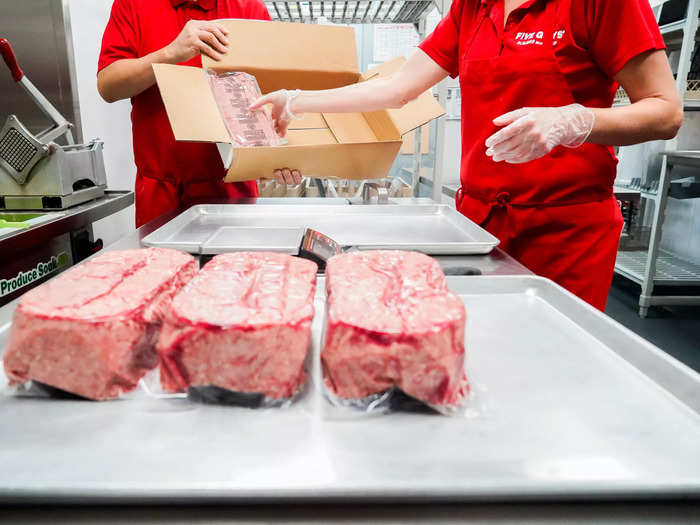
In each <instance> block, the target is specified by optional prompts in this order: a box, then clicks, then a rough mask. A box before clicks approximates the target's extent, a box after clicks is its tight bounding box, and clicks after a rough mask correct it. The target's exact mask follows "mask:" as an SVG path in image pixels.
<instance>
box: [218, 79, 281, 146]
mask: <svg viewBox="0 0 700 525" xmlns="http://www.w3.org/2000/svg"><path fill="white" fill-rule="evenodd" d="M207 78H208V79H209V85H210V86H211V91H212V94H213V95H214V100H216V105H217V107H218V108H219V112H220V113H221V118H222V120H223V121H224V124H225V125H226V131H228V134H229V136H230V137H231V142H232V143H233V144H236V145H237V146H279V145H280V144H284V143H285V141H284V140H283V139H281V138H280V137H279V135H278V134H277V132H276V131H275V126H274V124H273V123H272V118H270V115H268V114H267V113H266V112H265V111H256V112H255V113H253V112H251V111H249V110H248V108H249V107H250V105H251V104H252V103H253V102H255V101H256V100H257V99H258V98H260V96H261V95H262V93H260V88H259V87H258V82H257V81H256V80H255V77H254V76H253V75H249V74H248V73H241V72H240V71H231V72H228V73H220V74H217V73H216V72H215V71H212V70H210V69H208V70H207Z"/></svg>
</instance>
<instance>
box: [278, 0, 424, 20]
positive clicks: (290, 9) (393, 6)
mask: <svg viewBox="0 0 700 525" xmlns="http://www.w3.org/2000/svg"><path fill="white" fill-rule="evenodd" d="M265 5H266V6H267V9H268V11H269V12H270V16H271V17H272V19H273V20H278V21H281V22H305V23H310V22H316V21H318V20H319V19H326V20H328V21H330V22H333V23H337V24H418V23H419V22H420V21H421V20H422V19H423V18H424V17H425V16H427V14H428V13H429V12H430V11H431V10H432V9H433V7H435V4H434V3H433V1H432V0H401V1H390V0H364V1H328V0H323V1H311V2H295V1H282V2H265Z"/></svg>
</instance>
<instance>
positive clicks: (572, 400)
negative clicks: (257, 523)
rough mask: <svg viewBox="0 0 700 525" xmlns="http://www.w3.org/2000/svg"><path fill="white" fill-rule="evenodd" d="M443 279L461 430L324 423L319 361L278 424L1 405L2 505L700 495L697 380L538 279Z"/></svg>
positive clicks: (138, 405)
mask: <svg viewBox="0 0 700 525" xmlns="http://www.w3.org/2000/svg"><path fill="white" fill-rule="evenodd" d="M448 279H449V283H450V287H451V289H452V290H453V291H454V292H456V293H458V294H460V296H461V297H462V299H463V300H464V303H465V304H466V307H467V316H468V320H467V348H468V355H469V357H468V362H467V370H468V373H469V376H470V379H471V381H472V385H473V388H474V391H475V398H474V400H473V402H472V407H471V408H470V411H469V414H468V417H461V418H450V417H445V416H439V415H431V414H422V413H395V414H392V415H387V416H379V417H359V418H338V417H337V416H331V415H329V413H328V412H327V411H326V410H324V407H325V401H324V400H323V398H322V397H321V395H320V393H319V389H318V384H319V383H318V381H319V375H320V371H319V366H318V360H316V361H315V365H314V370H313V380H314V383H315V388H312V389H311V392H310V394H309V395H308V396H307V397H306V398H304V399H303V400H302V401H301V402H300V403H298V404H297V405H295V406H293V407H292V408H290V409H286V410H285V409H282V410H260V411H254V410H248V409H242V408H230V407H217V406H211V405H198V404H192V403H190V402H188V401H187V400H185V399H176V400H152V399H130V400H123V401H114V402H104V403H93V402H80V401H57V400H39V399H17V398H12V397H7V396H3V395H0V443H1V444H2V446H0V465H1V468H0V502H20V501H22V502H32V501H41V502H43V503H47V502H59V501H60V502H78V501H80V502H82V503H85V502H116V501H132V502H154V501H168V502H172V501H218V502H233V503H251V502H256V501H262V500H265V501H270V500H276V501H300V500H306V501H309V500H322V501H329V500H331V499H340V500H354V501H370V500H396V501H430V502H434V501H484V500H488V501H493V500H505V501H512V500H556V499H562V498H565V499H586V500H591V499H619V498H662V497H663V498H668V497H694V498H697V497H700V415H699V414H700V380H699V376H698V374H696V373H695V372H693V371H692V370H690V369H689V368H687V367H685V366H684V365H682V364H681V363H679V362H678V361H676V360H674V359H673V358H671V357H669V356H668V355H666V354H665V353H663V352H662V351H660V350H659V349H658V348H656V347H654V346H652V345H651V344H649V343H648V342H646V341H644V340H643V339H641V338H639V337H638V336H636V335H634V334H633V333H631V332H630V331H628V330H627V329H625V328H623V327H622V326H620V325H619V324H617V323H616V322H614V321H612V320H611V319H609V318H608V317H606V316H604V315H603V314H601V313H599V312H597V311H596V310H594V309H592V308H590V307H589V306H587V305H586V304H584V303H583V302H581V301H580V300H578V299H576V298H575V297H573V296H572V295H571V294H569V293H568V292H565V291H564V290H562V289H561V288H559V287H557V286H556V285H554V284H553V283H551V282H550V281H547V280H545V279H542V278H538V277H520V276H511V277H454V278H448ZM319 289H320V290H322V289H323V280H322V279H321V281H320V282H319ZM316 306H317V315H316V318H315V320H314V324H313V352H314V353H315V354H316V355H317V354H318V351H319V344H320V339H321V328H322V326H321V324H322V321H321V320H322V319H323V316H324V303H323V297H322V293H319V295H318V297H317V300H316ZM7 329H8V327H4V329H3V328H0V348H2V347H3V346H4V345H3V342H4V338H5V337H6V335H7V331H8V330H7Z"/></svg>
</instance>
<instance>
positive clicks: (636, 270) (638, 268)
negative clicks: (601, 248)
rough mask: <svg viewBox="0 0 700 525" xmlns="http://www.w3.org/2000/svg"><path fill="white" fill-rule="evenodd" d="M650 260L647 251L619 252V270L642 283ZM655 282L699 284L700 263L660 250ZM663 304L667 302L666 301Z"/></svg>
mask: <svg viewBox="0 0 700 525" xmlns="http://www.w3.org/2000/svg"><path fill="white" fill-rule="evenodd" d="M648 260H649V254H648V252H646V251H622V252H618V254H617V263H616V265H617V271H618V273H619V274H621V275H624V276H625V277H627V278H628V279H631V280H632V281H634V282H636V283H638V284H642V283H643V282H644V272H645V270H646V267H647V263H648ZM654 283H655V284H657V285H658V286H685V285H698V284H700V264H697V263H694V262H692V261H686V260H685V259H681V258H680V257H678V256H676V255H674V254H672V253H670V252H667V251H664V250H659V253H658V255H657V257H656V271H655V272H654ZM685 297H688V296H685ZM691 297H692V296H691ZM662 304H667V303H665V302H664V303H662Z"/></svg>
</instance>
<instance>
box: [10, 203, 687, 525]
mask: <svg viewBox="0 0 700 525" xmlns="http://www.w3.org/2000/svg"><path fill="white" fill-rule="evenodd" d="M410 200H411V199H408V200H407V201H410ZM260 201H262V202H265V203H267V204H271V203H274V202H275V201H279V202H283V203H285V204H288V203H290V200H289V199H265V200H262V199H260ZM324 201H325V202H326V203H328V201H329V200H328V199H324ZM228 202H229V203H236V204H247V203H253V202H255V200H237V201H228ZM337 203H338V204H343V203H344V200H343V199H338V202H337ZM397 204H400V203H397ZM180 211H181V210H178V211H175V212H173V213H169V214H166V215H164V216H162V217H159V218H158V219H156V220H154V221H152V222H151V223H149V224H147V225H145V226H143V227H142V228H140V229H138V230H137V231H135V232H133V233H131V234H130V235H127V236H126V237H124V238H122V239H121V240H119V241H117V242H116V243H114V244H112V245H110V246H108V247H106V248H105V250H108V251H109V250H120V249H131V248H138V247H140V245H141V244H140V239H141V238H143V237H144V236H145V235H147V234H149V233H151V232H152V231H154V230H155V229H156V228H158V227H159V226H161V225H162V224H164V223H165V222H167V221H168V220H170V219H171V218H173V217H174V216H175V215H177V214H178V213H179V212H180ZM437 259H438V260H439V261H440V263H441V265H442V266H443V267H444V268H446V269H448V270H449V268H451V267H455V266H465V265H466V266H470V267H473V268H475V269H476V270H478V271H479V272H481V273H482V274H485V275H509V274H511V275H512V274H529V273H530V272H529V271H528V270H527V269H526V268H524V267H523V266H522V265H520V264H519V263H517V262H516V261H515V260H513V259H512V258H511V257H509V256H508V255H506V254H505V253H503V252H502V251H500V250H498V249H496V250H494V251H493V252H492V253H491V254H489V255H480V256H458V257H455V256H440V257H437ZM16 302H17V301H13V302H12V303H10V304H8V305H6V306H5V307H2V308H0V333H1V332H3V330H2V329H1V328H2V327H3V325H6V324H7V323H9V322H10V320H11V316H12V312H13V311H14V308H15V306H16ZM5 332H6V331H5ZM4 343H5V341H2V340H0V348H2V347H4ZM1 402H2V399H1V397H0V403H1ZM3 431H4V432H12V429H11V428H2V422H0V434H2V432H3ZM27 439H31V436H27ZM517 439H518V438H517V436H515V437H514V441H517ZM134 446H135V447H138V443H135V444H134ZM105 475H107V476H108V475H109V473H108V472H105ZM171 503H172V504H174V505H178V504H179V503H180V504H181V503H182V502H179V501H172V502H171ZM698 512H700V503H698V502H697V501H675V502H663V501H660V502H648V501H646V502H635V501H626V502H624V501H623V502H608V503H606V502H603V501H601V502H598V503H595V504H594V503H585V504H582V503H580V502H575V501H570V502H566V501H564V502H560V503H549V504H547V503H518V502H513V503H510V504H498V503H491V504H489V503H480V504H471V505H470V504H463V505H455V504H444V503H440V502H438V501H436V502H435V503H434V504H425V505H405V504H402V505H392V504H382V505H377V504H363V505H359V504H358V505H348V504H343V503H342V502H339V501H333V500H327V501H322V500H319V501H318V502H316V504H315V505H313V504H304V505H303V506H296V505H288V504H285V505H264V504H260V505H250V506H248V505H243V506H226V507H222V506H206V507H193V506H191V505H190V506H185V505H183V506H182V507H174V506H168V507H163V506H151V507H145V506H139V507H129V506H126V505H122V506H120V507H110V506H106V507H77V506H63V507H60V508H50V509H49V508H40V507H37V506H32V507H29V506H26V507H14V508H11V509H2V508H0V521H4V520H8V522H15V523H17V522H25V523H47V522H52V523H54V524H60V523H75V522H77V521H80V522H86V523H87V522H90V523H115V524H116V523H134V524H141V523H173V524H180V523H202V524H203V523H208V524H209V523H219V524H223V523H240V522H245V523H277V522H279V521H284V522H285V523H290V524H292V523H298V524H301V523H305V524H309V523H334V522H343V523H360V522H373V523H406V524H410V523H458V522H459V523H465V522H466V523H476V522H484V521H489V522H491V521H493V522H495V523H558V522H562V521H566V522H568V523H588V522H595V523H632V522H638V521H640V520H646V521H651V522H664V523H696V522H697V516H698Z"/></svg>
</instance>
